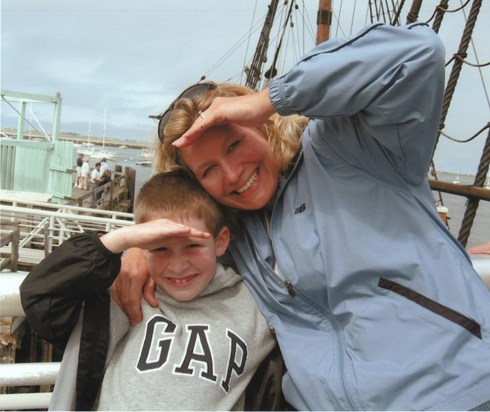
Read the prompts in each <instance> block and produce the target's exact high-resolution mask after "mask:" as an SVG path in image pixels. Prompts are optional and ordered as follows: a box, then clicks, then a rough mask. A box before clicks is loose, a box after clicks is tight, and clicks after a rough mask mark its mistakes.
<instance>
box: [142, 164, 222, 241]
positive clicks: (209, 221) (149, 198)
mask: <svg viewBox="0 0 490 412" xmlns="http://www.w3.org/2000/svg"><path fill="white" fill-rule="evenodd" d="M176 216H178V217H196V218H198V219H203V220H204V223H205V224H206V227H207V229H208V230H209V232H210V233H211V234H212V235H213V236H215V237H216V236H217V235H218V234H219V231H220V230H221V229H222V228H223V226H225V225H226V220H225V214H224V211H223V210H222V208H221V206H220V205H218V204H217V203H216V202H215V201H214V200H213V199H212V198H211V196H209V195H208V193H207V192H206V191H205V190H204V189H203V188H202V186H201V185H200V183H199V182H198V181H196V180H195V179H194V178H193V177H192V176H191V175H190V174H189V173H188V172H187V171H186V170H184V169H176V170H172V171H167V172H162V173H158V174H155V175H153V176H152V177H151V178H150V180H148V181H147V182H146V183H145V184H144V185H143V186H142V187H141V189H140V191H139V193H138V196H137V198H136V202H135V209H134V217H135V221H136V223H144V222H148V221H150V220H155V219H161V218H166V219H172V217H176Z"/></svg>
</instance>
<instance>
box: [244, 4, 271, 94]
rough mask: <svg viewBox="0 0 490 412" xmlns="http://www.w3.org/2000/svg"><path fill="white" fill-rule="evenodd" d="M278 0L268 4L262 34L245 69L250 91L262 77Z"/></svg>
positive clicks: (255, 87)
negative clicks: (250, 61)
mask: <svg viewBox="0 0 490 412" xmlns="http://www.w3.org/2000/svg"><path fill="white" fill-rule="evenodd" d="M278 3H279V0H272V1H271V3H270V4H269V10H268V12H267V16H266V18H265V22H264V26H263V27H262V32H261V33H260V38H259V42H258V44H257V48H256V49H255V54H254V58H253V60H252V63H251V64H250V66H249V67H247V68H246V69H245V72H246V73H247V81H246V83H245V85H246V86H247V87H250V88H251V89H257V84H258V83H259V81H260V78H261V76H262V66H263V64H264V63H265V62H266V61H267V49H268V48H269V36H270V32H271V29H272V23H273V22H274V16H275V15H276V10H277V4H278Z"/></svg>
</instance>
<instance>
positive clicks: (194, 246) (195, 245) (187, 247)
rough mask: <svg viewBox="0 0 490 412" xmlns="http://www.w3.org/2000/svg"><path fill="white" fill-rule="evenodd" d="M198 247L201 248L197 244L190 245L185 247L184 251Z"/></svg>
mask: <svg viewBox="0 0 490 412" xmlns="http://www.w3.org/2000/svg"><path fill="white" fill-rule="evenodd" d="M199 246H201V245H199V244H197V243H191V244H190V245H187V246H186V249H196V248H198V247H199Z"/></svg>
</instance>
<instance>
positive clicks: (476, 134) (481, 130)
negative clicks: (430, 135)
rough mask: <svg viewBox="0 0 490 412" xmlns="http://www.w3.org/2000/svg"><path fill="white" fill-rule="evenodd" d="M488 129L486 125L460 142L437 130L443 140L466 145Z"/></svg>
mask: <svg viewBox="0 0 490 412" xmlns="http://www.w3.org/2000/svg"><path fill="white" fill-rule="evenodd" d="M487 129H490V123H487V124H486V125H485V126H483V127H482V128H481V129H480V130H478V131H477V132H476V133H475V134H474V135H472V136H470V137H468V139H465V140H461V139H456V138H455V137H451V136H449V135H448V134H446V133H444V131H442V130H439V133H440V134H442V135H443V136H444V137H445V138H447V139H449V140H452V141H453V142H456V143H468V142H471V141H472V140H474V139H475V138H476V137H478V136H479V135H481V134H482V133H483V132H484V131H485V130H487Z"/></svg>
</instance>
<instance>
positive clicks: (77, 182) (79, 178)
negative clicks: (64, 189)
mask: <svg viewBox="0 0 490 412" xmlns="http://www.w3.org/2000/svg"><path fill="white" fill-rule="evenodd" d="M82 166H83V154H81V153H80V154H79V156H78V158H77V168H76V173H77V174H76V179H75V185H74V186H73V187H76V188H78V189H81V188H82V182H83V178H82Z"/></svg>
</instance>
